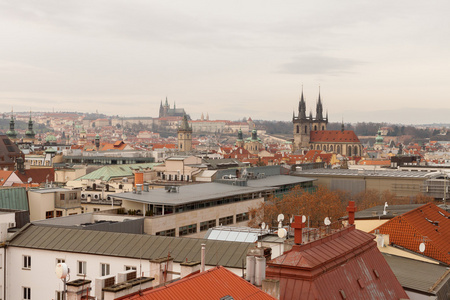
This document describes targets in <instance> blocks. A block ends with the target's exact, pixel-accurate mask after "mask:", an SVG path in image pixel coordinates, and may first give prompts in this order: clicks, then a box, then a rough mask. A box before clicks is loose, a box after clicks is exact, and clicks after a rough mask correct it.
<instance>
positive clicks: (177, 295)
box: [117, 266, 275, 300]
mask: <svg viewBox="0 0 450 300" xmlns="http://www.w3.org/2000/svg"><path fill="white" fill-rule="evenodd" d="M225 296H231V297H233V299H248V300H253V299H254V300H259V299H261V300H264V299H270V300H273V299H275V298H273V297H272V296H270V295H268V294H266V293H264V292H263V291H261V290H260V289H258V288H257V287H255V286H253V285H252V284H251V283H249V282H247V281H246V280H244V279H242V278H241V277H239V276H238V275H236V274H234V273H233V272H231V271H228V270H227V269H226V268H224V267H221V266H219V267H215V268H213V269H210V270H208V271H205V272H202V273H197V274H195V275H192V276H188V277H185V278H183V279H181V280H179V281H176V282H174V283H170V284H168V285H166V286H163V287H160V288H156V289H153V290H148V291H144V292H142V295H141V296H140V295H133V296H124V297H121V298H118V299H117V300H121V299H122V300H125V299H130V300H137V299H139V300H150V299H214V300H218V299H221V298H223V297H225ZM230 299H231V298H230Z"/></svg>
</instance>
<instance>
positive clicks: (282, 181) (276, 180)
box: [247, 175, 317, 187]
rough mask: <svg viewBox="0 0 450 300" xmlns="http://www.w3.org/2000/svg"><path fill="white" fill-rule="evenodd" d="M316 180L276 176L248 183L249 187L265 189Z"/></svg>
mask: <svg viewBox="0 0 450 300" xmlns="http://www.w3.org/2000/svg"><path fill="white" fill-rule="evenodd" d="M315 180H317V179H315V178H306V177H298V176H289V175H276V176H268V177H266V178H262V179H253V180H249V181H247V185H248V186H251V187H264V186H266V187H267V186H270V187H276V186H281V185H290V184H298V183H302V182H310V181H315Z"/></svg>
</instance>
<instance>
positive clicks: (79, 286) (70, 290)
mask: <svg viewBox="0 0 450 300" xmlns="http://www.w3.org/2000/svg"><path fill="white" fill-rule="evenodd" d="M90 290H91V281H90V280H84V279H76V280H72V281H69V282H68V283H67V295H66V298H67V300H81V298H82V297H83V296H86V295H89V292H90Z"/></svg>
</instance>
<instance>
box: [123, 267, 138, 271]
mask: <svg viewBox="0 0 450 300" xmlns="http://www.w3.org/2000/svg"><path fill="white" fill-rule="evenodd" d="M129 270H134V271H136V267H135V266H125V271H129Z"/></svg>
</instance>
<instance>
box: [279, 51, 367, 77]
mask: <svg viewBox="0 0 450 300" xmlns="http://www.w3.org/2000/svg"><path fill="white" fill-rule="evenodd" d="M360 64H361V62H358V61H355V60H351V59H346V58H337V57H331V56H324V55H314V54H312V55H307V54H305V55H301V56H298V57H295V58H294V59H293V60H292V61H291V62H289V63H286V64H283V65H282V66H281V68H280V73H288V74H307V75H315V74H317V75H324V74H328V75H338V74H339V73H342V72H344V73H348V72H350V71H351V69H353V68H354V67H355V66H358V65H360Z"/></svg>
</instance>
